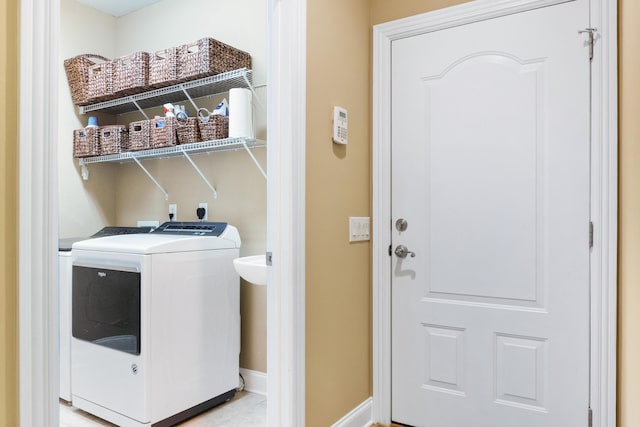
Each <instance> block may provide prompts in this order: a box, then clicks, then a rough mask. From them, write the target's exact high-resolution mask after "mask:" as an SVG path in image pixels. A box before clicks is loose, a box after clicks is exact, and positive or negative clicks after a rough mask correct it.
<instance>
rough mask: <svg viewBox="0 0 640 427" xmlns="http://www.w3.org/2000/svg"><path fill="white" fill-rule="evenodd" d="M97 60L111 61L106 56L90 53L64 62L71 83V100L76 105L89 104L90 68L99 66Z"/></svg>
mask: <svg viewBox="0 0 640 427" xmlns="http://www.w3.org/2000/svg"><path fill="white" fill-rule="evenodd" d="M96 60H100V61H101V62H108V61H109V59H107V58H105V57H104V56H101V55H95V54H90V53H88V54H83V55H78V56H74V57H73V58H69V59H65V60H64V70H65V73H66V74H67V80H68V81H69V89H70V90H71V100H72V101H73V103H74V104H75V105H87V104H89V67H91V66H92V65H95V64H97V63H98V61H96Z"/></svg>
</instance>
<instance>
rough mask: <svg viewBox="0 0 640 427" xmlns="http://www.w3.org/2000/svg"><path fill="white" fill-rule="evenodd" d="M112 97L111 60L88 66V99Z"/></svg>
mask: <svg viewBox="0 0 640 427" xmlns="http://www.w3.org/2000/svg"><path fill="white" fill-rule="evenodd" d="M112 97H113V62H112V61H108V62H103V63H101V64H93V65H91V66H90V67H89V101H91V102H100V101H106V100H108V99H111V98H112Z"/></svg>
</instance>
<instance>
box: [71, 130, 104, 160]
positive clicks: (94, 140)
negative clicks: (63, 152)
mask: <svg viewBox="0 0 640 427" xmlns="http://www.w3.org/2000/svg"><path fill="white" fill-rule="evenodd" d="M98 154H100V132H99V129H98V127H86V128H83V129H76V130H74V131H73V157H76V158H79V157H91V156H97V155H98Z"/></svg>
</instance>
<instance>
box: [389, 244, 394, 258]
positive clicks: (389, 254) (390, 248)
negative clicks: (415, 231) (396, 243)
mask: <svg viewBox="0 0 640 427" xmlns="http://www.w3.org/2000/svg"><path fill="white" fill-rule="evenodd" d="M391 246H393V245H389V256H391Z"/></svg>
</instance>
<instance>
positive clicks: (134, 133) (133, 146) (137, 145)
mask: <svg viewBox="0 0 640 427" xmlns="http://www.w3.org/2000/svg"><path fill="white" fill-rule="evenodd" d="M150 126H151V120H140V121H138V122H131V123H129V151H139V150H148V149H149V148H151V140H150V136H149V129H150Z"/></svg>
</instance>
